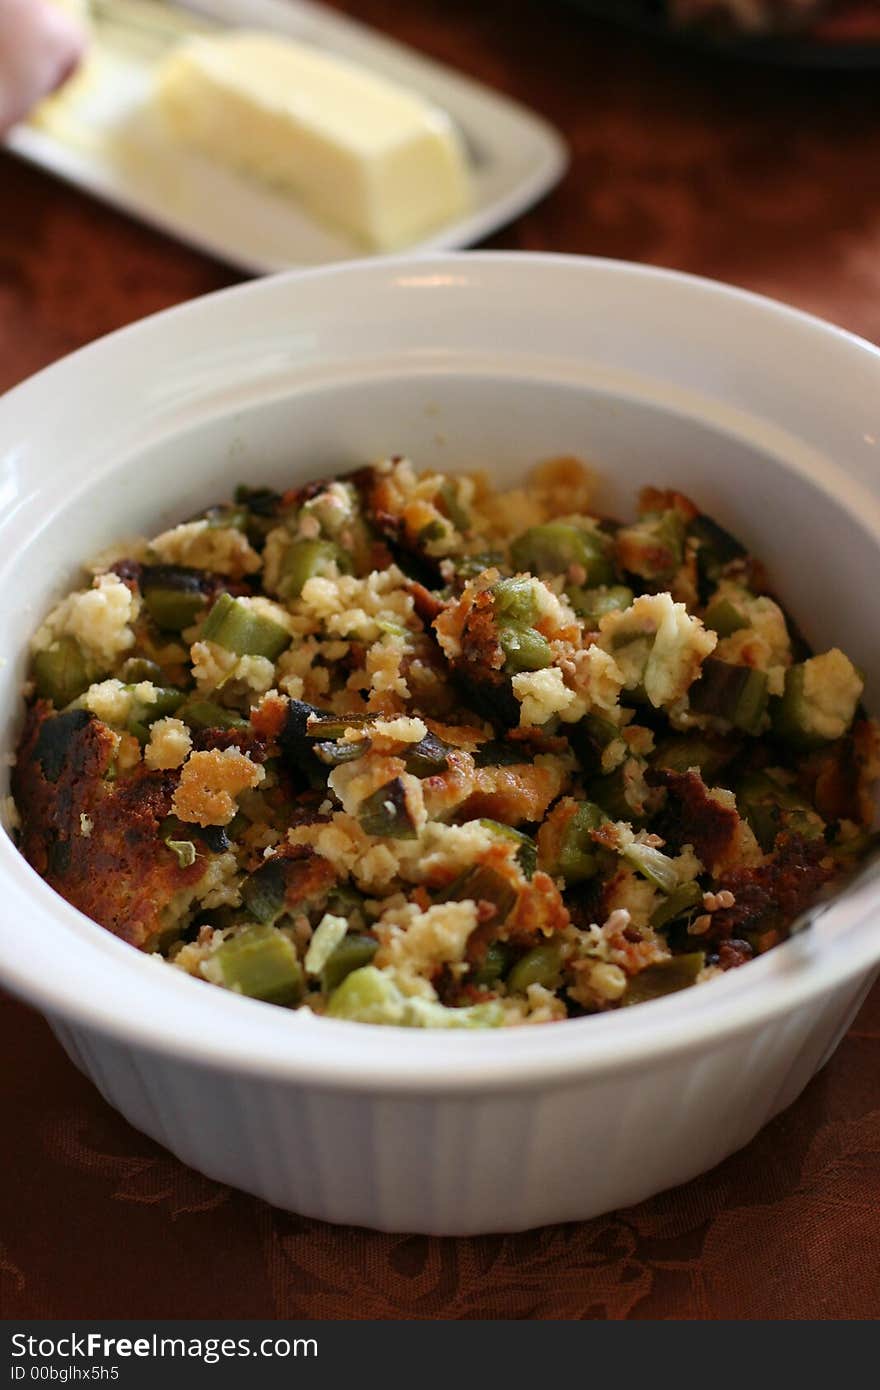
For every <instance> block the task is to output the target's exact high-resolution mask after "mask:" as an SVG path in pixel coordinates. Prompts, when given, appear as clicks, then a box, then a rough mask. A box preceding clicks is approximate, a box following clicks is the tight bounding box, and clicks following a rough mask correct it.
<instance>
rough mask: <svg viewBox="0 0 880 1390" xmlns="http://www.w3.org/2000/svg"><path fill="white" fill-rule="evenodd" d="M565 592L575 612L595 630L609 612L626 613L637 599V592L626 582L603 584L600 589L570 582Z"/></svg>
mask: <svg viewBox="0 0 880 1390" xmlns="http://www.w3.org/2000/svg"><path fill="white" fill-rule="evenodd" d="M565 592H566V594H567V595H568V601H569V603H570V604H571V606H572V608H573V609H574V611H575V613H577V615H578V617H579V618H583V620H584V623H585V624H586V626H587V627H588V628H589V629H590V630H591V631H593V632H595V631H596V629H597V628H598V626H599V623H600V622H601V621H602V619H603V618H604V617H606V616H607V615H608V614H609V613H625V612H626V610H627V608H630V607H631V606H632V604H633V603H634V601H635V594H634V593H633V591H632V589H629V588H627V586H626V585H625V584H608V585H604V584H603V585H602V586H601V587H600V588H598V589H583V588H580V587H579V586H578V585H575V584H570V585H569V586H568V588H567V589H566V591H565Z"/></svg>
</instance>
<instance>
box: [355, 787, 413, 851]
mask: <svg viewBox="0 0 880 1390" xmlns="http://www.w3.org/2000/svg"><path fill="white" fill-rule="evenodd" d="M358 820H359V821H360V823H361V828H362V829H363V830H364V831H366V833H367V834H368V835H380V836H381V835H385V836H387V837H388V838H389V839H391V840H414V839H415V838H416V836H417V834H418V831H417V829H416V821H415V816H414V815H413V812H412V810H411V808H410V805H409V801H408V799H407V793H406V784H405V782H404V781H403V779H402V778H401V777H394V778H392V779H391V781H390V782H386V783H385V785H384V786H383V787H379V788H378V789H377V790H376V791H374V792H373V793H372V794H371V795H370V796H368V797H366V798H365V799H364V800H363V801H362V802H361V804H360V807H359V808H358Z"/></svg>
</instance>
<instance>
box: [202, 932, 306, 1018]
mask: <svg viewBox="0 0 880 1390" xmlns="http://www.w3.org/2000/svg"><path fill="white" fill-rule="evenodd" d="M210 961H211V964H212V966H213V967H214V968H215V969H216V971H217V972H218V974H219V976H220V982H221V983H222V984H223V985H225V987H226V988H227V989H231V990H234V991H235V992H236V993H237V994H246V995H247V996H248V997H249V998H251V999H263V1000H265V1001H266V1002H267V1003H269V1004H289V1005H292V1004H298V1003H299V1001H300V999H302V996H303V994H304V993H305V976H304V974H303V968H302V966H301V965H300V963H299V960H298V959H297V954H296V949H295V947H294V945H293V942H292V941H291V940H290V938H289V937H287V936H285V935H284V934H283V933H282V932H280V931H277V930H276V928H275V927H268V926H262V925H260V926H252V927H245V928H244V929H243V930H242V931H240V932H239V933H238V935H237V936H233V937H230V938H229V940H228V941H224V943H223V945H222V946H221V947H220V948H219V949H218V950H217V951H215V952H214V954H213V955H212V956H211V957H210Z"/></svg>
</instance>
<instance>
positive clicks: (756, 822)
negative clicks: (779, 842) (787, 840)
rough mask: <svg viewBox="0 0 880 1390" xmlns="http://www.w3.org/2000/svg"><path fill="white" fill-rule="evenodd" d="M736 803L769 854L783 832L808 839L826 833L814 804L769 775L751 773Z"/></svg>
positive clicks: (743, 784) (741, 785)
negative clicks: (813, 806)
mask: <svg viewBox="0 0 880 1390" xmlns="http://www.w3.org/2000/svg"><path fill="white" fill-rule="evenodd" d="M736 804H737V808H738V810H739V813H740V815H741V816H743V817H744V818H745V819H746V820H747V821H748V823H749V825H750V826H751V827H752V830H753V831H754V833H755V838H756V839H757V841H758V843H759V845H760V846H761V848H762V849H763V850H764V851H765V852H767V853H769V851H770V850H772V849H773V846H774V845H775V843H776V836H777V835H779V834H782V833H788V834H794V835H802V836H803V838H804V839H805V840H818V839H821V837H822V836H823V835H824V834H825V822H824V821H823V820H822V818H821V816H820V815H819V814H818V812H817V811H814V810H813V808H812V806H811V805H810V803H809V802H808V801H805V800H804V798H803V797H801V796H798V794H797V792H795V791H792V789H791V788H790V787H786V786H785V785H784V783H782V782H780V781H779V780H777V778H775V777H773V776H772V775H771V774H769V773H766V772H751V773H748V774H747V775H746V776H745V777H744V778H743V779H742V781H741V782H740V784H739V786H738V787H737V789H736Z"/></svg>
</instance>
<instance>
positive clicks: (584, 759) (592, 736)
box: [568, 714, 629, 777]
mask: <svg viewBox="0 0 880 1390" xmlns="http://www.w3.org/2000/svg"><path fill="white" fill-rule="evenodd" d="M568 737H569V741H570V743H571V746H572V748H573V749H574V752H575V755H576V756H577V760H578V762H579V763H580V765H581V767H582V769H583V771H584V772H585V773H586V774H587V776H588V777H591V776H594V775H595V776H599V775H600V774H601V772H602V767H603V764H604V766H605V767H606V769H608V770H609V771H613V770H614V767H615V766H618V765H619V764H620V763H622V762H624V761H625V760H626V758H627V756H628V754H629V750H628V748H627V745H626V743H625V741H624V739H623V738H622V736H621V731H620V728H619V727H618V725H617V724H612V722H611V720H610V719H603V718H602V717H601V715H598V714H587V715H585V716H584V718H583V719H581V720H579V721H578V723H577V724H573V725H570V726H569V729H568ZM613 743H616V744H617V747H616V748H615V749H614V750H613V753H611V754H606V749H610V748H611V745H612V744H613ZM606 757H607V761H606ZM612 758H613V761H612Z"/></svg>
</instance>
